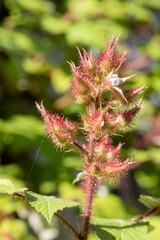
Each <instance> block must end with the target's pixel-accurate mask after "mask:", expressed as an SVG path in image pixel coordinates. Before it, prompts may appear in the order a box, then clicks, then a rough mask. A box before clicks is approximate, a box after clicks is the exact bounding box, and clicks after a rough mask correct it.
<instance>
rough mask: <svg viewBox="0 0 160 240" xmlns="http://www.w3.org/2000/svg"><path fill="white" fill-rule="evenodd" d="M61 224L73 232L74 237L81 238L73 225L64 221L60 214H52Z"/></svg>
mask: <svg viewBox="0 0 160 240" xmlns="http://www.w3.org/2000/svg"><path fill="white" fill-rule="evenodd" d="M54 215H55V216H56V217H57V218H58V219H59V220H60V222H61V223H62V224H64V225H66V227H67V228H68V229H69V230H70V231H71V232H72V233H73V235H74V236H75V238H76V239H78V240H81V239H80V237H79V234H78V232H77V231H76V230H75V229H74V227H72V226H71V224H70V223H69V222H68V221H66V220H65V219H64V218H63V217H62V216H61V215H59V214H58V213H55V214H54Z"/></svg>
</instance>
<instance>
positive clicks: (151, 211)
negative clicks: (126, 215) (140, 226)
mask: <svg viewBox="0 0 160 240" xmlns="http://www.w3.org/2000/svg"><path fill="white" fill-rule="evenodd" d="M159 209H160V207H159V206H156V207H155V208H152V209H151V210H149V211H148V212H146V213H145V214H143V215H141V216H139V217H137V218H135V219H133V220H134V221H141V220H143V219H145V218H146V217H148V216H150V215H152V214H155V213H156V212H157V211H158V210H159Z"/></svg>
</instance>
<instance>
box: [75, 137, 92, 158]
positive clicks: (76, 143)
mask: <svg viewBox="0 0 160 240" xmlns="http://www.w3.org/2000/svg"><path fill="white" fill-rule="evenodd" d="M73 144H74V145H75V146H76V147H78V148H79V149H80V150H81V151H82V152H83V153H84V154H86V155H87V156H88V152H87V151H86V150H85V149H84V148H83V147H82V145H81V144H80V143H79V142H78V141H77V140H75V139H74V140H73Z"/></svg>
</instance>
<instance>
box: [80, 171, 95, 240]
mask: <svg viewBox="0 0 160 240" xmlns="http://www.w3.org/2000/svg"><path fill="white" fill-rule="evenodd" d="M85 184H86V186H85V187H86V189H85V191H86V201H85V204H86V205H85V208H84V212H83V228H82V232H81V239H82V240H87V239H88V234H89V230H90V218H91V213H92V208H93V199H94V195H95V193H96V189H97V178H96V177H93V176H90V175H88V176H87V177H86V181H85Z"/></svg>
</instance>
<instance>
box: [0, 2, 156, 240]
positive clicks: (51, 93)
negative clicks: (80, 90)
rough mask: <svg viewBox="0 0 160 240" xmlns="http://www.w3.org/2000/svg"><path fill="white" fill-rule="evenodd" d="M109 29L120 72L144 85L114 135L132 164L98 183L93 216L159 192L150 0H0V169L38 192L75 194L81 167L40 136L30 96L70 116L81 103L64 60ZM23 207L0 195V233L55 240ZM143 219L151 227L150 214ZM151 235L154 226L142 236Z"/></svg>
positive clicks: (136, 208)
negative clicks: (122, 57)
mask: <svg viewBox="0 0 160 240" xmlns="http://www.w3.org/2000/svg"><path fill="white" fill-rule="evenodd" d="M114 34H120V46H119V49H125V48H128V49H129V51H130V54H129V56H128V62H129V69H128V73H126V74H130V73H132V74H133V73H136V74H137V75H136V77H135V82H131V85H132V86H135V85H141V84H146V85H147V86H148V87H149V88H148V89H147V90H146V91H145V96H144V98H145V106H144V109H143V110H142V111H141V113H140V114H139V116H138V117H137V119H136V120H135V126H134V128H133V129H129V130H128V132H126V133H125V134H124V137H115V139H114V140H115V142H117V143H118V142H119V141H121V142H124V143H125V145H124V147H123V151H122V158H123V159H125V158H127V157H134V159H135V160H137V161H138V162H139V164H137V168H136V169H133V170H131V171H130V172H129V173H128V175H127V176H126V179H125V181H124V182H122V184H121V185H120V186H119V188H117V189H110V188H109V187H108V186H101V188H100V190H99V192H98V195H99V197H98V198H97V199H96V207H95V215H96V216H99V217H106V218H129V217H133V216H135V215H136V214H140V213H142V212H144V211H145V210H146V209H144V208H143V207H142V205H140V204H139V203H138V201H137V199H138V197H139V195H140V194H149V195H152V196H155V197H160V187H159V185H160V177H159V176H160V148H159V146H160V111H159V108H160V79H159V74H160V1H159V0H152V1H148V0H133V1H127V0H112V1H111V0H64V1H62V0H55V1H53V0H1V1H0V83H1V84H0V101H1V104H0V155H1V156H0V177H1V178H9V179H11V180H12V181H14V182H15V183H16V184H18V185H20V186H22V185H23V186H24V185H25V184H26V185H27V186H28V188H29V189H30V190H33V191H36V192H39V193H41V194H46V195H47V194H49V195H56V196H60V197H64V198H68V199H74V200H76V199H77V200H79V199H81V196H82V192H81V190H80V189H79V188H77V186H75V185H72V182H73V180H74V179H75V177H76V174H77V173H78V171H79V169H81V167H82V163H81V161H80V159H79V156H78V155H77V154H74V153H71V152H65V153H64V152H60V151H59V150H56V149H55V148H54V146H53V145H52V144H51V143H50V141H49V140H48V139H47V138H46V137H45V133H44V130H43V123H42V121H41V119H40V115H39V114H38V112H37V109H36V107H35V101H37V102H41V100H44V105H45V106H46V108H48V109H51V110H52V111H56V112H62V113H64V114H65V115H67V117H68V118H69V119H70V120H73V121H76V120H78V119H79V115H80V114H79V112H84V111H85V109H84V106H82V105H76V104H74V103H73V102H72V99H71V97H70V95H69V92H68V91H69V84H70V75H71V74H70V68H69V65H68V63H67V60H69V61H70V60H73V61H74V62H77V60H78V59H77V50H76V46H78V47H79V48H82V47H83V48H85V49H86V50H88V51H89V50H90V49H93V51H94V52H95V53H99V52H100V51H102V50H103V49H104V48H105V37H106V38H107V39H109V38H110V36H111V35H114ZM33 163H34V166H33V167H32V165H33ZM24 207H25V202H23V201H18V200H16V201H15V199H14V200H13V199H12V200H7V199H0V239H3V240H34V239H39V240H42V239H43V240H51V239H64V236H65V232H63V233H62V232H60V233H59V232H58V230H57V228H56V226H57V222H55V224H54V226H53V228H49V227H48V225H47V224H46V222H45V221H44V219H43V218H42V219H41V218H39V217H38V215H37V214H36V213H35V212H34V211H33V210H31V209H26V210H25V208H24ZM64 214H67V216H68V214H69V213H65V212H64ZM72 215H73V214H72ZM71 218H73V216H72V217H71ZM36 221H37V222H36ZM35 222H36V224H35ZM151 222H152V223H153V225H155V226H158V225H159V224H160V219H159V217H152V218H151ZM159 234H160V233H159V232H158V230H157V228H155V229H154V230H153V231H151V232H150V233H149V235H148V240H149V239H152V240H153V239H158V238H157V236H159ZM65 239H67V236H66V237H65ZM68 239H70V238H68Z"/></svg>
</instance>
